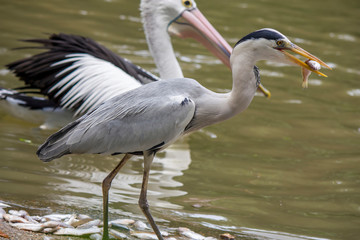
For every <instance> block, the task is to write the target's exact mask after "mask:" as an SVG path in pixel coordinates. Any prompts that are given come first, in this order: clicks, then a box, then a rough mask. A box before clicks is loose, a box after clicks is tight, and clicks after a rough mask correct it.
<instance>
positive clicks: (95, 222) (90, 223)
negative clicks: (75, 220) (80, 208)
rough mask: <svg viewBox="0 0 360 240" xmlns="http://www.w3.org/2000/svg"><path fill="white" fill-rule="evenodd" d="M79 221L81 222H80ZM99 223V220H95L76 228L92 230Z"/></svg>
mask: <svg viewBox="0 0 360 240" xmlns="http://www.w3.org/2000/svg"><path fill="white" fill-rule="evenodd" d="M80 221H81V220H80ZM100 223H101V220H99V219H95V220H92V221H88V222H85V223H84V224H81V225H79V226H78V227H77V229H87V228H92V227H94V226H96V227H97V226H99V225H100Z"/></svg>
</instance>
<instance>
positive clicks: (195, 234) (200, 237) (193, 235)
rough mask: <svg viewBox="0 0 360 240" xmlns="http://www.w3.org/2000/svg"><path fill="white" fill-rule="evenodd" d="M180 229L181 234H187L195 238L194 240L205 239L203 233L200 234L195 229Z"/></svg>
mask: <svg viewBox="0 0 360 240" xmlns="http://www.w3.org/2000/svg"><path fill="white" fill-rule="evenodd" d="M178 231H179V233H180V235H183V236H185V237H187V238H190V239H194V240H203V239H205V237H204V236H202V235H200V234H198V233H195V232H194V231H191V230H190V229H188V228H184V227H179V228H178Z"/></svg>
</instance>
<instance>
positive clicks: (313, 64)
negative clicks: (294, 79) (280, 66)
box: [276, 42, 331, 88]
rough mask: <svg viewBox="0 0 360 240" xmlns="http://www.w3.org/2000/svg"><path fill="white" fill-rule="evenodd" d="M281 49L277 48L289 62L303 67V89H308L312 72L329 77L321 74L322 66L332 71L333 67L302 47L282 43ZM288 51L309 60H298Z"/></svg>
mask: <svg viewBox="0 0 360 240" xmlns="http://www.w3.org/2000/svg"><path fill="white" fill-rule="evenodd" d="M278 45H281V46H279V47H276V49H278V50H279V51H281V52H282V53H283V54H284V55H285V56H286V58H287V59H288V60H290V61H291V62H293V63H295V64H296V65H299V66H301V69H302V75H303V84H302V86H303V88H307V87H308V78H309V76H310V73H311V72H314V73H316V74H318V75H320V76H323V77H327V76H326V75H325V74H323V73H322V72H320V71H319V70H320V69H321V66H323V67H325V68H328V69H330V70H331V67H330V66H329V65H327V64H326V63H324V62H323V61H322V60H320V59H319V58H317V57H315V56H314V55H312V54H310V53H309V52H307V51H305V50H304V49H302V48H301V47H299V46H297V45H295V44H293V43H291V42H282V43H281V44H278ZM286 50H289V51H292V52H294V53H296V54H299V55H300V56H303V57H305V58H307V60H306V61H304V62H303V61H301V60H300V59H298V58H296V57H295V56H293V55H291V54H290V53H288V52H287V51H286Z"/></svg>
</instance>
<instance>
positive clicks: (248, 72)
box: [186, 47, 257, 133]
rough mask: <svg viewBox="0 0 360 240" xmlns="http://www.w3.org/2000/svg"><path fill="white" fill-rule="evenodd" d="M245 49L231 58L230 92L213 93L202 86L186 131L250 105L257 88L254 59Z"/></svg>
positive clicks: (209, 123) (220, 120) (204, 125)
mask: <svg viewBox="0 0 360 240" xmlns="http://www.w3.org/2000/svg"><path fill="white" fill-rule="evenodd" d="M238 49H239V47H237V50H238ZM247 51H248V50H246V48H244V49H243V52H241V53H240V54H236V55H237V56H236V57H235V58H231V66H232V73H233V88H232V90H231V92H229V93H215V92H213V91H210V90H208V89H205V88H204V93H203V94H202V95H201V96H200V97H198V99H197V101H196V104H197V109H196V116H195V118H194V119H193V121H192V122H191V123H190V124H189V125H190V126H189V128H188V129H187V131H186V133H188V132H192V131H195V130H198V129H201V128H203V127H206V126H208V125H211V124H214V123H218V122H222V121H224V120H226V119H229V118H231V117H233V116H235V115H236V114H238V113H240V112H242V111H244V110H245V109H246V108H247V107H248V106H249V105H250V103H251V101H252V99H253V98H254V96H255V92H256V89H257V84H256V82H257V79H256V77H255V74H254V65H255V62H256V59H254V56H252V55H251V52H247ZM233 55H234V53H233Z"/></svg>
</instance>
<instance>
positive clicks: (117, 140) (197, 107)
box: [37, 29, 330, 239]
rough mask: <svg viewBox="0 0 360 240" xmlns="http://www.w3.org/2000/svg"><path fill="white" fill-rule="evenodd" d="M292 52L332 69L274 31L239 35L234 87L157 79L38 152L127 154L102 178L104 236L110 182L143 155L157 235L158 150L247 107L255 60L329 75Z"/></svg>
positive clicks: (143, 202)
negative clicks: (153, 186) (153, 190)
mask: <svg viewBox="0 0 360 240" xmlns="http://www.w3.org/2000/svg"><path fill="white" fill-rule="evenodd" d="M287 51H292V52H295V53H297V54H300V55H302V56H304V57H305V58H307V59H310V60H312V61H315V62H318V63H319V64H321V65H322V66H325V67H327V68H330V67H329V66H327V65H326V64H325V63H324V62H323V61H321V60H320V59H318V58H317V57H315V56H313V55H311V54H310V53H308V52H306V51H305V50H303V49H302V48H300V47H298V46H297V45H295V44H293V43H292V42H290V40H289V39H288V38H287V37H286V36H284V35H283V34H281V33H280V32H278V31H276V30H273V29H261V30H258V31H255V32H253V33H250V34H248V35H246V36H245V37H243V38H242V39H240V40H239V41H238V42H237V44H236V45H235V47H234V50H233V52H232V55H231V57H230V63H231V69H232V76H233V77H232V79H233V86H232V90H231V92H229V93H216V92H213V91H211V90H209V89H207V88H205V87H203V86H202V85H201V84H200V83H198V82H197V81H195V80H193V79H189V78H180V79H169V80H167V81H157V82H153V83H149V84H146V85H143V86H141V87H139V88H136V89H133V90H130V91H128V92H125V93H123V94H121V95H118V96H116V97H114V98H112V99H110V100H108V101H106V102H105V103H103V104H102V105H100V106H99V107H98V108H97V109H95V110H94V111H93V112H91V113H88V114H86V115H84V116H82V117H81V118H79V119H78V120H76V121H74V122H72V123H70V124H68V125H67V126H65V127H64V128H62V129H61V130H59V131H58V132H57V133H55V134H53V135H52V136H50V137H49V138H48V139H47V140H46V142H45V143H44V144H43V145H41V146H40V147H39V149H38V151H37V155H38V156H39V158H40V159H41V160H42V161H44V162H49V161H51V160H53V159H55V158H60V157H61V156H63V155H67V154H84V153H94V154H112V155H115V154H125V156H124V157H123V158H122V160H121V161H120V163H119V164H118V165H117V166H116V167H115V169H114V170H113V171H112V172H111V173H110V174H109V175H108V176H107V177H106V178H105V179H104V181H103V184H102V187H103V211H104V212H103V214H104V230H103V233H104V235H103V237H104V239H106V238H107V235H108V229H107V228H108V226H107V222H108V215H107V214H108V213H107V212H108V191H109V189H110V185H111V181H112V180H113V178H114V177H115V176H116V174H117V173H118V172H119V170H120V169H121V168H122V166H124V164H125V163H126V162H127V161H128V160H129V158H130V157H131V156H132V155H143V157H144V173H143V183H142V187H141V193H140V198H139V206H140V208H141V209H142V211H143V213H144V215H145V216H146V217H147V219H148V222H149V223H150V225H151V226H152V228H153V230H154V232H155V233H156V235H157V237H158V238H159V239H163V238H162V236H161V233H160V231H159V229H158V227H157V225H156V223H155V221H154V219H153V217H152V216H151V213H150V211H149V205H148V202H147V194H146V193H147V186H148V178H149V172H150V166H151V163H152V161H153V159H154V156H155V154H156V153H157V152H158V151H160V150H162V149H165V148H166V147H168V146H169V145H170V144H172V143H173V142H175V141H176V140H177V139H178V138H180V137H181V136H183V135H185V134H189V133H191V132H194V131H196V130H199V129H201V128H203V127H206V126H209V125H211V124H215V123H218V122H221V121H224V120H226V119H228V118H230V117H233V116H234V115H236V114H238V113H240V112H242V111H244V110H245V109H246V108H247V107H248V106H249V104H250V103H251V101H252V99H253V97H254V95H255V92H256V89H257V87H258V85H259V83H260V77H259V71H258V68H256V67H255V63H256V62H257V61H260V60H272V61H276V62H282V63H286V64H291V65H294V64H296V65H300V66H301V67H302V68H306V69H308V70H309V71H312V72H315V73H317V74H319V75H323V76H325V75H324V74H323V73H321V72H319V71H318V70H317V69H313V68H311V67H310V66H309V65H307V64H305V63H304V62H302V61H300V60H299V59H298V58H296V57H295V56H293V55H292V54H290V53H288V52H287Z"/></svg>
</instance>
